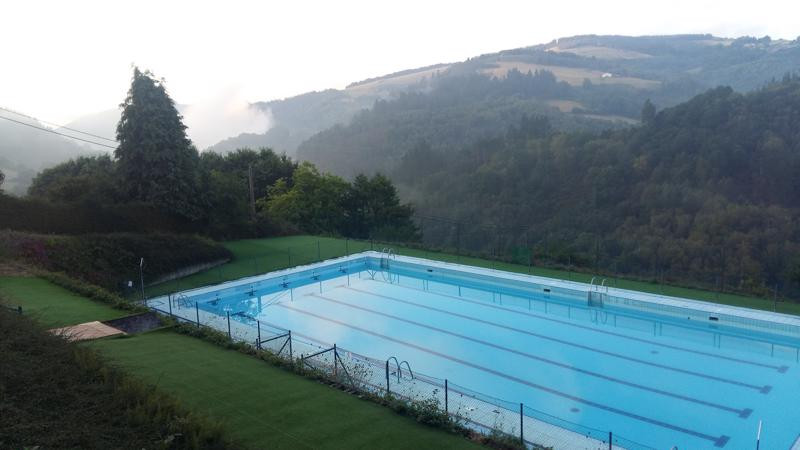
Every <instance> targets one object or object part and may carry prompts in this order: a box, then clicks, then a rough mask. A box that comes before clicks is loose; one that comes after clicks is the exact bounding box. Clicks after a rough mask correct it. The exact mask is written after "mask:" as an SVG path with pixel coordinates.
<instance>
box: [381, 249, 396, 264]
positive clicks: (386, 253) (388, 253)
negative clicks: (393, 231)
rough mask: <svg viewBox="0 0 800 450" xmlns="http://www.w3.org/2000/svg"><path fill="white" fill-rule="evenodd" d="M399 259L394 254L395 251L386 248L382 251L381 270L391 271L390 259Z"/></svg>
mask: <svg viewBox="0 0 800 450" xmlns="http://www.w3.org/2000/svg"><path fill="white" fill-rule="evenodd" d="M390 258H391V259H397V255H395V253H394V249H392V248H388V247H384V248H383V250H381V269H389V259H390Z"/></svg>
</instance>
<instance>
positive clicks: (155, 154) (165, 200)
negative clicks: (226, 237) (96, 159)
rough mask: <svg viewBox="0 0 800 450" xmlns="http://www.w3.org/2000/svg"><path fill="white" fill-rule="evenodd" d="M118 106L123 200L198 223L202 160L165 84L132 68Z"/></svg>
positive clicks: (115, 153)
mask: <svg viewBox="0 0 800 450" xmlns="http://www.w3.org/2000/svg"><path fill="white" fill-rule="evenodd" d="M120 107H121V108H122V116H121V118H120V121H119V123H118V124H117V140H118V141H119V147H117V149H116V150H115V151H114V156H115V157H116V159H117V173H118V174H119V176H120V182H121V184H122V190H123V192H124V193H125V195H126V196H127V197H128V199H129V200H131V201H141V202H145V203H150V204H152V205H153V206H155V207H156V208H158V209H160V210H163V211H167V212H172V213H175V214H178V215H180V216H183V217H185V218H187V219H197V218H198V216H199V215H200V208H199V207H198V201H199V199H198V178H199V177H198V170H197V169H198V162H199V156H198V153H197V149H195V147H194V145H192V142H191V141H190V140H189V138H188V137H187V136H186V126H185V125H184V124H183V121H182V117H181V115H180V114H179V113H178V110H177V109H176V108H175V103H174V102H173V101H172V99H171V98H170V97H169V95H168V94H167V90H166V89H165V87H164V81H163V80H157V79H155V77H154V76H153V74H152V73H150V72H149V71H145V72H142V71H140V70H139V68H137V67H134V69H133V80H132V81H131V88H130V90H129V91H128V96H127V98H125V101H124V102H123V103H122V104H121V105H120Z"/></svg>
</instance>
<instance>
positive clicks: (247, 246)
mask: <svg viewBox="0 0 800 450" xmlns="http://www.w3.org/2000/svg"><path fill="white" fill-rule="evenodd" d="M224 245H225V247H227V248H228V249H229V250H231V252H233V254H234V259H233V261H231V262H230V263H228V264H224V265H222V266H219V267H216V268H214V269H210V270H207V271H204V272H200V273H197V274H194V275H191V276H188V277H184V278H181V279H180V280H174V281H171V282H168V283H162V284H159V285H156V286H151V287H149V288H148V289H147V295H148V296H150V297H153V296H157V295H163V294H166V293H170V292H175V291H178V290H183V289H190V288H194V287H199V286H206V285H209V284H216V283H221V282H224V281H228V280H235V279H237V278H242V277H246V276H251V275H256V274H261V273H267V272H270V271H273V270H278V269H283V268H287V267H292V266H296V265H300V264H309V263H312V262H316V261H319V260H324V259H328V258H334V257H338V256H344V255H347V254H349V253H356V252H360V251H363V250H370V249H371V248H372V249H374V250H377V251H380V250H381V249H383V248H385V247H391V248H392V249H393V250H394V251H395V252H396V253H397V254H400V255H406V256H416V257H421V258H428V259H433V260H437V261H445V262H454V263H460V264H467V265H471V266H476V267H486V268H492V269H498V270H505V271H509V272H516V273H529V274H532V275H538V276H543V277H548V278H555V279H560V280H571V281H578V282H583V283H588V282H590V280H591V279H592V277H593V276H594V275H592V274H591V273H585V272H574V271H569V270H558V269H550V268H545V267H536V266H528V265H523V264H512V263H506V262H499V261H493V260H488V259H483V258H476V257H469V256H459V255H455V254H452V253H446V252H436V251H428V250H421V249H417V248H410V247H404V246H399V245H387V244H377V243H376V244H374V245H371V244H370V242H364V241H354V240H345V239H337V238H329V237H316V236H288V237H278V238H266V239H245V240H240V241H231V242H227V243H225V244H224ZM603 278H608V280H607V284H611V285H612V286H615V287H619V288H622V289H630V290H634V291H640V292H647V293H652V294H659V295H668V296H674V297H683V298H688V299H694V300H703V301H708V302H714V303H721V304H726V305H733V306H741V307H746V308H754V309H761V310H766V311H773V310H774V311H777V312H781V313H786V314H796V315H800V304H798V303H794V302H777V303H775V302H773V300H772V299H764V298H758V297H750V296H745V295H738V294H732V293H720V292H714V291H706V290H701V289H692V288H686V287H680V286H671V285H667V284H659V283H649V282H645V281H637V280H628V279H624V278H613V277H608V276H600V277H598V278H597V279H598V280H602V279H603Z"/></svg>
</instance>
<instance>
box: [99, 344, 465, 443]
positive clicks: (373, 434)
mask: <svg viewBox="0 0 800 450" xmlns="http://www.w3.org/2000/svg"><path fill="white" fill-rule="evenodd" d="M91 345H92V346H94V347H96V348H99V349H101V350H102V351H103V353H104V354H106V355H108V356H109V357H111V358H112V359H113V360H114V361H118V362H119V363H121V364H122V365H123V367H124V368H125V369H126V370H129V371H131V372H132V373H135V374H136V375H138V376H140V377H142V378H143V379H145V380H146V381H149V382H152V383H157V384H158V386H159V388H160V389H163V390H165V391H168V392H170V393H172V394H173V395H175V396H177V397H179V398H181V399H184V400H185V401H186V402H187V403H188V404H189V406H191V407H193V408H197V409H198V410H202V411H209V413H210V415H211V417H213V418H217V419H223V420H225V421H226V422H227V426H226V428H227V429H229V430H230V432H231V435H232V437H233V438H234V439H236V440H237V441H239V442H242V443H244V444H246V445H248V446H250V447H254V448H287V449H288V448H292V449H300V448H348V449H351V448H409V449H410V448H442V449H445V448H469V447H470V446H471V443H470V442H468V441H466V440H465V439H462V438H460V437H457V436H452V435H449V434H445V433H443V432H441V431H438V430H435V429H433V428H428V427H425V426H422V425H418V424H416V423H415V422H413V421H412V420H411V419H408V418H405V417H401V416H398V415H396V414H394V413H392V412H391V411H389V410H388V409H386V408H383V407H381V406H379V405H376V404H374V403H370V402H367V401H365V400H360V399H358V398H357V397H354V396H351V395H347V394H345V393H343V392H340V391H337V390H334V389H332V388H330V387H328V386H326V385H322V384H319V383H316V382H314V381H311V380H308V379H305V378H302V377H299V376H297V375H294V374H291V373H288V372H285V371H283V370H282V369H279V368H276V367H273V366H270V365H268V364H265V363H263V362H260V361H258V360H256V359H254V358H250V357H246V356H243V355H241V354H239V353H237V352H234V351H229V350H224V349H222V348H220V347H217V346H215V345H212V344H209V343H207V342H204V341H201V340H199V339H195V338H191V337H187V336H183V335H179V334H177V333H174V332H171V331H168V330H162V331H154V332H151V333H145V334H142V335H138V336H135V337H133V338H123V339H105V340H101V341H96V342H94V343H93V344H91ZM476 448H477V446H476Z"/></svg>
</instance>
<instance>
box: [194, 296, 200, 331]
mask: <svg viewBox="0 0 800 450" xmlns="http://www.w3.org/2000/svg"><path fill="white" fill-rule="evenodd" d="M194 314H195V316H196V317H197V327H198V328H200V307H199V306H198V305H197V302H194Z"/></svg>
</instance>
